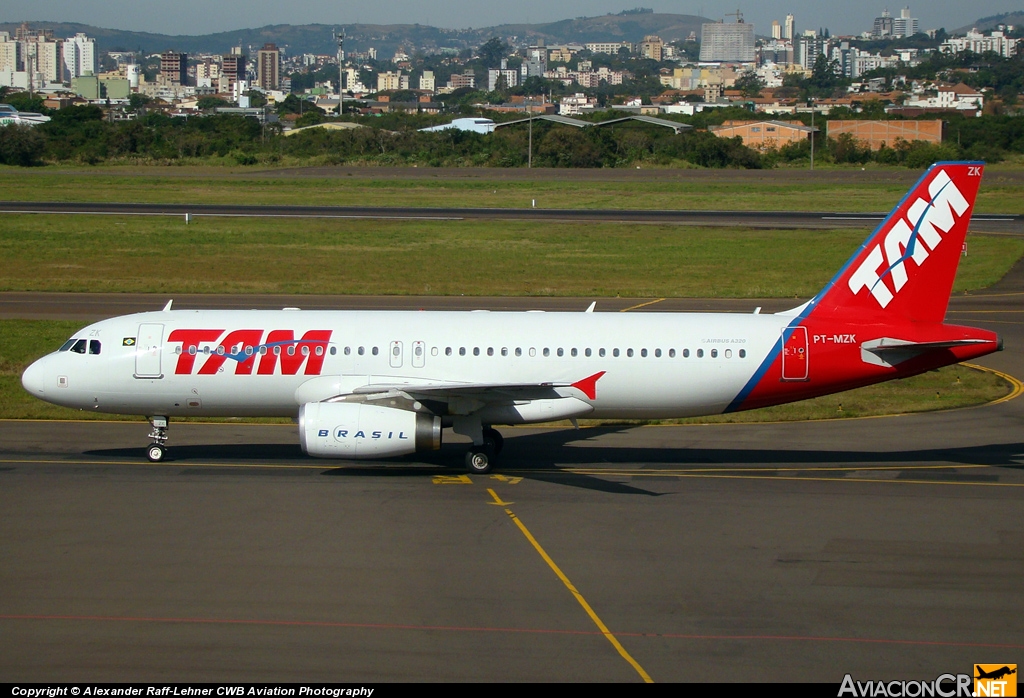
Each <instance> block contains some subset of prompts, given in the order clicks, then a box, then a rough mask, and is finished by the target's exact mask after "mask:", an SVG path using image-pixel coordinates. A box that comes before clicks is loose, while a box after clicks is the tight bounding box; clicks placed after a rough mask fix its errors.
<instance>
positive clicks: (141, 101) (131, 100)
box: [128, 92, 153, 112]
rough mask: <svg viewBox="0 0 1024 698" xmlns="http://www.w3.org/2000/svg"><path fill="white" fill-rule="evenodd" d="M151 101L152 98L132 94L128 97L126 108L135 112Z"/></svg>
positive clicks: (136, 93)
mask: <svg viewBox="0 0 1024 698" xmlns="http://www.w3.org/2000/svg"><path fill="white" fill-rule="evenodd" d="M152 101H153V98H152V97H149V96H148V95H144V94H140V93H138V92H133V93H131V94H130V95H129V96H128V108H129V109H131V110H132V111H136V112H137V111H139V110H140V109H142V108H143V107H145V106H146V105H147V104H149V103H150V102H152Z"/></svg>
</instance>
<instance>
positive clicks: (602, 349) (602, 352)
mask: <svg viewBox="0 0 1024 698" xmlns="http://www.w3.org/2000/svg"><path fill="white" fill-rule="evenodd" d="M597 355H598V356H604V347H601V348H600V349H598V350H597Z"/></svg>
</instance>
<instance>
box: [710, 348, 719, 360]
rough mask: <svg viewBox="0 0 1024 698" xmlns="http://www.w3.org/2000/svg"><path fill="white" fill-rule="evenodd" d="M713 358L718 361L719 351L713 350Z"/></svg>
mask: <svg viewBox="0 0 1024 698" xmlns="http://www.w3.org/2000/svg"><path fill="white" fill-rule="evenodd" d="M711 358H712V359H717V358H718V350H717V349H712V350H711Z"/></svg>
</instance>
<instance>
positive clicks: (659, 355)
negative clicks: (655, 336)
mask: <svg viewBox="0 0 1024 698" xmlns="http://www.w3.org/2000/svg"><path fill="white" fill-rule="evenodd" d="M654 356H655V358H658V359H660V358H661V349H655V350H654Z"/></svg>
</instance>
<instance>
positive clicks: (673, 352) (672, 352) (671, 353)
mask: <svg viewBox="0 0 1024 698" xmlns="http://www.w3.org/2000/svg"><path fill="white" fill-rule="evenodd" d="M668 358H670V359H674V358H676V350H675V349H669V350H668Z"/></svg>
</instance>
